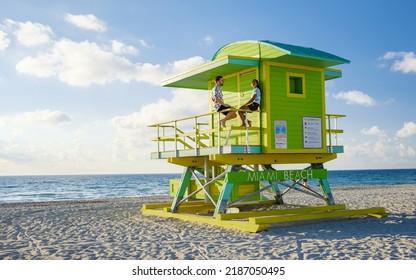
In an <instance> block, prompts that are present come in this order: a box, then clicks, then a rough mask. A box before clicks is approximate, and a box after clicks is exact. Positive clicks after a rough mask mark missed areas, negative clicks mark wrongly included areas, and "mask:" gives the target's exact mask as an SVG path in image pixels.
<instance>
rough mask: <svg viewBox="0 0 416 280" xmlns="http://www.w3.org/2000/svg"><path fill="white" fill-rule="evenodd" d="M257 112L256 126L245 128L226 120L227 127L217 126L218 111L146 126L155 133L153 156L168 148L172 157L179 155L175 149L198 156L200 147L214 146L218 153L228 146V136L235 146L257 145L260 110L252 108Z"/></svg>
mask: <svg viewBox="0 0 416 280" xmlns="http://www.w3.org/2000/svg"><path fill="white" fill-rule="evenodd" d="M228 111H234V112H236V113H237V112H244V113H245V114H246V119H247V113H248V112H251V111H248V110H237V109H228ZM252 113H255V114H257V119H256V121H254V120H253V121H252V123H253V124H257V125H258V126H253V127H248V126H247V125H246V126H235V125H230V123H232V122H234V123H235V122H236V121H235V120H230V121H228V123H227V124H228V126H227V127H221V124H220V120H221V118H222V117H223V115H222V114H221V113H219V112H210V113H206V114H201V115H196V116H191V117H187V118H183V119H177V120H173V121H168V122H163V123H158V124H153V125H150V126H149V127H155V128H156V129H157V136H156V137H155V138H153V139H152V141H156V142H157V154H158V156H157V158H160V154H161V153H164V152H167V151H170V152H172V151H173V152H174V153H173V155H174V156H176V157H177V156H179V151H181V150H189V151H193V153H194V155H199V153H200V150H201V149H204V148H218V153H222V150H221V147H223V146H227V145H230V139H231V138H235V139H237V140H236V141H234V142H235V143H234V144H237V145H245V146H249V145H260V135H259V133H260V125H259V124H260V118H259V116H260V114H259V113H260V111H253V112H252ZM253 133H256V134H258V136H257V137H250V134H253Z"/></svg>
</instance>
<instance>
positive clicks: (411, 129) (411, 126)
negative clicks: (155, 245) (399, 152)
mask: <svg viewBox="0 0 416 280" xmlns="http://www.w3.org/2000/svg"><path fill="white" fill-rule="evenodd" d="M414 134H416V123H414V122H405V123H404V125H403V127H402V128H401V129H400V130H399V131H397V133H396V136H397V137H409V136H412V135H414Z"/></svg>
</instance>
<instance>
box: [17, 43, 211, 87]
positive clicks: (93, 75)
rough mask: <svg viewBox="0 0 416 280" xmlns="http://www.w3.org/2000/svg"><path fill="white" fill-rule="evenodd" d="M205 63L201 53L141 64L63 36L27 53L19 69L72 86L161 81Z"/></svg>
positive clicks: (94, 44)
mask: <svg viewBox="0 0 416 280" xmlns="http://www.w3.org/2000/svg"><path fill="white" fill-rule="evenodd" d="M202 63H205V60H204V59H203V58H202V57H191V58H189V59H185V60H180V61H175V62H173V63H168V64H166V65H165V66H162V65H159V64H156V65H154V64H150V63H144V64H138V63H133V62H131V61H129V60H128V59H127V58H125V57H122V56H118V55H116V54H114V53H113V52H109V51H108V47H105V46H104V47H102V46H99V45H97V44H96V43H93V42H89V41H84V42H74V41H71V40H69V39H62V40H60V41H58V42H55V44H54V45H53V47H52V49H51V50H50V51H49V52H47V53H44V54H41V55H39V56H37V57H31V56H29V57H26V58H24V59H22V60H21V61H19V62H18V63H17V65H16V70H17V71H18V72H19V73H23V74H28V75H33V76H36V77H52V76H57V77H58V78H59V79H60V80H61V81H62V82H64V83H67V84H69V85H71V86H89V85H91V84H106V83H110V82H114V81H121V82H126V83H127V82H131V81H139V82H147V83H152V84H157V85H159V84H160V82H161V80H163V79H165V78H167V77H169V76H171V75H174V74H177V73H180V72H183V71H186V70H188V69H190V68H192V67H195V66H198V65H200V64H202Z"/></svg>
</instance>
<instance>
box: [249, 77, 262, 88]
mask: <svg viewBox="0 0 416 280" xmlns="http://www.w3.org/2000/svg"><path fill="white" fill-rule="evenodd" d="M251 82H252V83H253V82H256V84H257V87H258V88H259V90H260V91H261V88H260V86H259V81H258V80H257V79H253V80H252V81H251Z"/></svg>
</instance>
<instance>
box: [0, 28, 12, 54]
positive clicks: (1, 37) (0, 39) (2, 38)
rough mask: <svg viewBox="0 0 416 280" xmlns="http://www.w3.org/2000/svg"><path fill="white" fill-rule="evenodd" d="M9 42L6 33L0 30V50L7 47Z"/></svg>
mask: <svg viewBox="0 0 416 280" xmlns="http://www.w3.org/2000/svg"><path fill="white" fill-rule="evenodd" d="M9 44H10V39H9V38H7V33H6V32H3V31H1V30H0V52H1V51H4V50H5V49H7V47H8V46H9Z"/></svg>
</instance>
